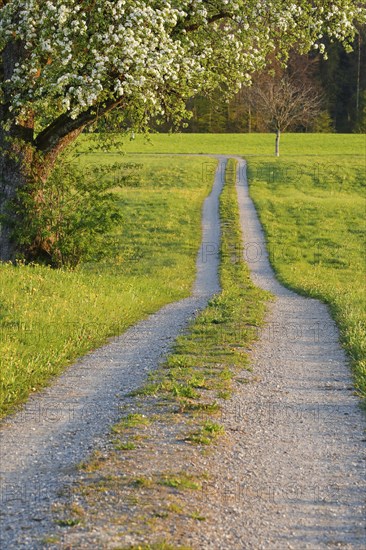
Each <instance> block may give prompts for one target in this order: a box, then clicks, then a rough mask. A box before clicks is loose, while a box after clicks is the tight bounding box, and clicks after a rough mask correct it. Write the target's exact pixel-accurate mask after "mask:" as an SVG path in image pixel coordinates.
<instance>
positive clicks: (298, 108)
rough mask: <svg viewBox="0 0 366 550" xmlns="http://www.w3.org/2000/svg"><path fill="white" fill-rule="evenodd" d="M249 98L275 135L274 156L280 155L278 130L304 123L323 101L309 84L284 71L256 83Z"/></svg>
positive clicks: (316, 115) (314, 115)
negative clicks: (279, 76)
mask: <svg viewBox="0 0 366 550" xmlns="http://www.w3.org/2000/svg"><path fill="white" fill-rule="evenodd" d="M250 97H251V102H252V105H253V106H254V108H255V109H256V111H257V112H258V114H259V115H260V118H261V119H262V120H263V122H264V123H265V125H266V127H267V130H269V131H273V132H275V134H276V141H275V155H276V156H277V157H279V156H280V137H281V132H285V131H286V130H289V129H296V127H299V126H307V125H308V124H309V123H311V122H312V121H314V120H315V119H316V118H317V117H318V116H319V114H320V112H321V110H322V103H323V98H322V95H321V94H320V93H319V91H318V90H317V89H316V88H315V87H314V86H313V85H312V84H311V83H309V82H306V81H305V82H301V81H299V80H297V79H296V78H293V77H291V76H289V75H287V74H286V75H284V76H282V77H281V78H279V79H278V78H267V79H266V80H264V81H263V80H262V81H260V82H259V83H256V85H255V86H254V87H253V90H251V96H250Z"/></svg>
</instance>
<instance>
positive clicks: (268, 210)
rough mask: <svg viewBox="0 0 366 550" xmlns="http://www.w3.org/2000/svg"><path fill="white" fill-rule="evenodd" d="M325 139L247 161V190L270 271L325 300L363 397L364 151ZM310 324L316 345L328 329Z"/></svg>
mask: <svg viewBox="0 0 366 550" xmlns="http://www.w3.org/2000/svg"><path fill="white" fill-rule="evenodd" d="M353 137H354V136H349V143H352V142H353ZM329 138H330V137H328V136H327V137H326V139H324V138H323V139H324V142H323V149H322V154H321V156H318V157H315V158H309V157H306V156H304V155H303V154H302V150H299V151H298V155H297V156H296V157H295V158H289V157H287V156H284V157H283V158H282V159H281V158H280V159H272V160H271V161H267V160H263V159H254V158H253V159H251V160H249V181H250V192H251V196H252V198H253V199H254V202H255V205H256V208H257V210H258V212H259V216H260V219H261V221H262V224H263V226H264V229H265V232H266V237H267V242H268V248H269V254H270V259H271V262H272V265H273V267H274V269H275V271H276V272H277V275H278V277H279V278H280V280H281V281H282V282H283V283H284V284H285V285H287V286H289V287H291V288H293V289H295V290H296V291H298V292H300V293H302V294H306V295H309V296H312V297H315V298H320V299H321V300H323V301H324V302H325V303H327V304H328V305H329V306H330V309H331V312H332V315H333V317H334V319H335V321H336V322H337V325H338V327H339V328H340V332H341V340H342V343H343V345H344V347H345V349H346V350H347V352H348V355H349V357H350V359H351V362H352V366H353V371H354V375H355V377H354V378H355V385H356V388H357V391H358V392H359V394H360V395H362V396H363V397H366V293H365V249H364V244H365V236H366V222H365V213H366V196H365V174H366V170H365V158H362V157H360V158H357V157H354V158H352V159H351V158H347V156H346V155H344V154H343V151H340V152H341V154H340V156H339V157H338V158H337V159H334V152H335V150H334V147H333V143H332V139H329ZM363 139H364V136H363ZM360 152H362V151H361V150H360ZM314 330H315V331H316V335H315V337H316V338H318V340H319V342H320V344H321V342H322V341H327V339H329V337H330V336H331V330H330V327H314Z"/></svg>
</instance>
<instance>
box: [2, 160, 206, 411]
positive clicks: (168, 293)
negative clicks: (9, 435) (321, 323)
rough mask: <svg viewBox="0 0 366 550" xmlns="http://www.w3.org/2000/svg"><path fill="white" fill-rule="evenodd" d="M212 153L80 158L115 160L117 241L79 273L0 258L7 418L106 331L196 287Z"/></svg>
mask: <svg viewBox="0 0 366 550" xmlns="http://www.w3.org/2000/svg"><path fill="white" fill-rule="evenodd" d="M203 162H204V160H202V159H192V158H189V159H188V158H185V157H181V158H176V159H174V162H173V163H172V161H171V159H170V158H168V157H164V158H151V157H144V156H141V157H140V158H139V162H138V164H136V163H134V162H132V161H131V159H129V157H121V155H116V156H112V157H111V156H110V155H105V154H104V153H97V154H95V155H93V158H92V159H91V157H90V155H81V156H80V157H79V159H78V163H79V165H80V168H81V169H82V170H84V169H87V168H89V169H91V170H92V169H93V164H101V163H108V164H109V163H112V164H114V165H115V166H114V171H113V173H112V174H111V175H110V177H112V178H113V181H114V184H115V191H116V193H118V195H119V199H120V204H121V209H122V215H123V223H122V226H121V227H120V229H119V232H118V234H116V235H115V240H116V249H115V251H114V254H113V257H111V258H107V259H106V260H105V261H104V262H102V263H99V264H88V265H84V266H82V267H81V268H80V269H78V270H77V271H73V272H72V271H67V270H51V269H48V268H46V267H41V266H25V265H22V264H19V265H18V266H17V267H14V266H12V265H10V264H2V265H0V417H1V416H3V415H5V414H6V413H8V412H10V411H11V410H13V408H14V406H15V405H17V404H19V403H21V402H22V401H24V400H25V399H26V398H27V397H28V396H29V394H30V393H31V392H33V391H36V390H38V389H40V388H41V387H43V386H45V385H46V384H48V383H49V381H50V379H51V377H52V376H54V375H57V374H59V373H60V372H61V371H62V370H63V369H64V368H65V366H66V365H68V364H70V363H71V362H72V361H74V360H75V358H77V357H78V356H80V355H82V354H84V353H85V352H87V351H89V350H91V349H93V348H95V347H97V346H99V345H101V344H102V343H104V342H105V341H106V338H107V337H109V336H112V335H116V334H119V333H121V332H123V331H124V330H125V329H126V328H128V326H130V325H132V324H134V323H136V322H137V321H138V320H140V319H141V318H143V317H146V316H147V315H148V314H150V313H152V312H153V311H156V310H157V309H159V308H160V307H161V306H163V305H164V304H166V303H169V302H172V301H175V300H178V299H181V298H183V297H186V296H188V295H189V294H190V292H191V287H192V284H193V281H194V277H195V260H196V253H197V251H198V248H199V245H200V238H201V232H200V227H201V208H202V203H203V200H204V198H205V196H206V195H207V193H208V192H209V188H210V185H211V183H212V175H211V177H210V178H208V177H205V178H202V163H203ZM210 162H211V166H212V162H213V161H212V159H211V160H210ZM126 174H127V176H128V177H127V179H126Z"/></svg>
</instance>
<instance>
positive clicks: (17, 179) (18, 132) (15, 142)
mask: <svg viewBox="0 0 366 550" xmlns="http://www.w3.org/2000/svg"><path fill="white" fill-rule="evenodd" d="M22 55H23V48H22V44H21V43H20V42H11V43H9V44H8V45H7V47H6V48H5V49H4V52H3V56H2V64H1V72H2V78H3V79H4V80H7V79H11V77H12V75H13V71H14V65H15V63H16V62H19V60H20V59H21V58H22ZM7 100H8V98H7V96H6V94H5V97H4V102H3V104H2V105H1V104H0V120H1V121H3V122H7V119H8V116H9V112H8V108H7ZM33 136H34V118H33V115H32V113H31V112H30V113H29V114H28V116H27V117H25V119H24V120H23V121H21V124H17V125H15V124H14V123H13V124H12V125H11V127H10V129H9V130H8V131H5V130H4V128H3V126H2V125H1V124H0V153H1V154H0V216H1V217H0V259H1V260H5V261H7V260H12V259H13V257H14V253H15V243H14V242H13V241H12V238H11V223H6V221H5V219H4V218H7V217H8V216H9V215H10V217H11V214H9V213H8V204H9V201H11V200H12V199H13V198H14V197H15V195H16V192H17V190H18V189H19V188H21V187H23V186H24V185H26V184H27V182H28V181H29V180H30V178H31V177H32V164H33V159H34V148H33ZM11 221H13V222H14V223H16V220H10V222H11Z"/></svg>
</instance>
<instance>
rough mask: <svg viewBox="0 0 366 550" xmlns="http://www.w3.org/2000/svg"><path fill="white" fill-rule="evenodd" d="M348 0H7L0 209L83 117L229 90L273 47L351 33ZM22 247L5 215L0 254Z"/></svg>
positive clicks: (170, 110) (141, 116)
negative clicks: (197, 94)
mask: <svg viewBox="0 0 366 550" xmlns="http://www.w3.org/2000/svg"><path fill="white" fill-rule="evenodd" d="M364 20H365V9H364V7H362V4H360V3H359V2H353V1H351V0H321V1H314V0H298V1H297V2H292V1H291V0H290V1H287V0H286V1H285V0H234V1H229V0H208V1H206V0H150V1H145V0H0V52H1V61H0V115H1V127H0V155H1V157H0V178H1V180H0V201H1V202H0V214H1V213H3V212H4V210H5V208H6V204H7V203H8V202H9V200H11V199H12V198H13V197H14V195H15V194H16V192H17V190H18V189H19V188H23V187H24V186H26V185H27V183H29V182H30V181H32V180H34V179H35V178H38V179H41V180H42V181H47V178H48V177H49V174H50V173H51V171H52V169H53V166H54V163H55V161H56V159H57V157H58V155H59V154H60V153H61V152H62V151H63V150H64V149H65V148H66V147H67V146H68V145H69V144H70V143H71V142H72V141H73V140H75V139H76V138H77V136H78V135H79V134H80V133H81V132H82V131H83V130H84V129H85V128H87V127H88V126H90V125H93V124H94V123H95V121H96V120H100V119H101V118H102V117H104V116H105V115H106V114H107V113H110V112H111V111H114V110H118V113H119V116H120V117H121V118H122V120H123V119H124V120H126V121H127V120H128V121H130V122H131V121H132V122H135V123H136V124H137V123H139V124H140V125H147V124H148V121H149V119H150V118H151V117H156V116H159V115H160V116H166V117H170V118H173V119H179V118H181V117H182V116H183V115H184V112H185V107H184V106H185V102H186V100H187V98H188V97H190V96H192V95H193V94H195V93H196V92H197V91H200V92H203V93H204V92H207V91H209V90H212V89H214V88H217V87H221V88H223V89H225V90H228V91H230V92H232V93H234V92H235V91H237V89H238V87H239V86H240V85H242V84H244V85H245V84H248V83H249V82H250V75H251V74H252V73H253V72H254V71H255V70H258V69H261V68H263V67H264V65H265V64H266V59H267V58H268V54H269V53H270V52H273V51H276V52H277V55H278V57H280V58H281V59H283V60H284V61H286V56H287V53H288V51H289V50H290V49H291V48H296V49H298V50H299V51H303V52H305V51H309V50H310V49H311V48H319V49H320V50H323V49H324V45H323V43H322V38H323V36H328V37H330V39H334V40H339V41H342V42H343V43H344V44H345V45H347V44H349V43H350V42H351V41H352V39H353V37H354V33H355V23H357V21H364ZM15 250H16V243H14V242H13V241H12V238H11V231H10V229H9V227H8V226H7V225H6V224H5V223H4V221H3V222H2V227H1V234H0V258H2V259H4V260H8V259H11V258H12V257H13V255H14V251H15Z"/></svg>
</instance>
